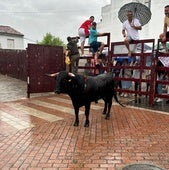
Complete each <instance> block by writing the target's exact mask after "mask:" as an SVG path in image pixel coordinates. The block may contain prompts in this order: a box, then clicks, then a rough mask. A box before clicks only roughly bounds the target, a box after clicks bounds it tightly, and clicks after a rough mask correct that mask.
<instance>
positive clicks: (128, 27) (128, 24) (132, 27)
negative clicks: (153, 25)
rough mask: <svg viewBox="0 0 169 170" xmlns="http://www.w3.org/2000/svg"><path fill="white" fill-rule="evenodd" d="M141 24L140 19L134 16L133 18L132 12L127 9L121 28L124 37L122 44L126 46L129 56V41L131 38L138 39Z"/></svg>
mask: <svg viewBox="0 0 169 170" xmlns="http://www.w3.org/2000/svg"><path fill="white" fill-rule="evenodd" d="M141 29H142V26H141V24H140V21H139V20H138V19H136V18H133V12H132V11H128V12H127V20H126V21H124V23H123V28H122V34H123V37H124V44H125V45H126V47H127V50H128V56H131V51H130V46H129V43H130V42H131V41H132V40H139V32H138V30H141Z"/></svg>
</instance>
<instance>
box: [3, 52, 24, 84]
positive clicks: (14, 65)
mask: <svg viewBox="0 0 169 170" xmlns="http://www.w3.org/2000/svg"><path fill="white" fill-rule="evenodd" d="M26 68H27V60H26V50H9V49H1V50H0V73H1V74H6V75H8V76H11V77H14V78H17V79H21V80H24V81H25V80H26V75H27V70H26Z"/></svg>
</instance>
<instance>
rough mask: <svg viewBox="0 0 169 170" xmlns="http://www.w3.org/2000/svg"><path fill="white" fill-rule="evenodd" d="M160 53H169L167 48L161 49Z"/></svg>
mask: <svg viewBox="0 0 169 170" xmlns="http://www.w3.org/2000/svg"><path fill="white" fill-rule="evenodd" d="M159 52H160V53H167V51H166V50H165V49H162V50H159Z"/></svg>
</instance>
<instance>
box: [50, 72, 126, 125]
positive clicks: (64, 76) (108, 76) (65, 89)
mask: <svg viewBox="0 0 169 170" xmlns="http://www.w3.org/2000/svg"><path fill="white" fill-rule="evenodd" d="M48 76H54V77H56V89H55V92H56V93H58V94H59V93H65V94H68V95H69V96H70V98H71V100H72V104H73V107H74V110H75V122H74V126H78V125H79V108H80V107H81V106H85V116H86V121H85V124H84V126H85V127H88V126H89V112H90V105H91V102H93V101H95V102H97V100H99V99H103V100H104V103H105V105H104V110H103V114H105V115H106V117H105V119H109V118H110V110H111V106H112V98H113V96H114V98H115V100H116V102H118V103H119V101H118V99H117V95H116V92H115V91H114V84H115V82H114V78H113V74H112V73H105V74H101V75H98V76H94V77H90V76H89V77H84V76H82V75H78V74H75V75H74V74H73V73H70V72H66V71H61V72H59V73H54V74H48ZM119 104H120V103H119ZM120 105H122V104H120ZM122 106H123V105H122Z"/></svg>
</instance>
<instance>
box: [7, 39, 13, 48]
mask: <svg viewBox="0 0 169 170" xmlns="http://www.w3.org/2000/svg"><path fill="white" fill-rule="evenodd" d="M7 48H8V49H14V39H7Z"/></svg>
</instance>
